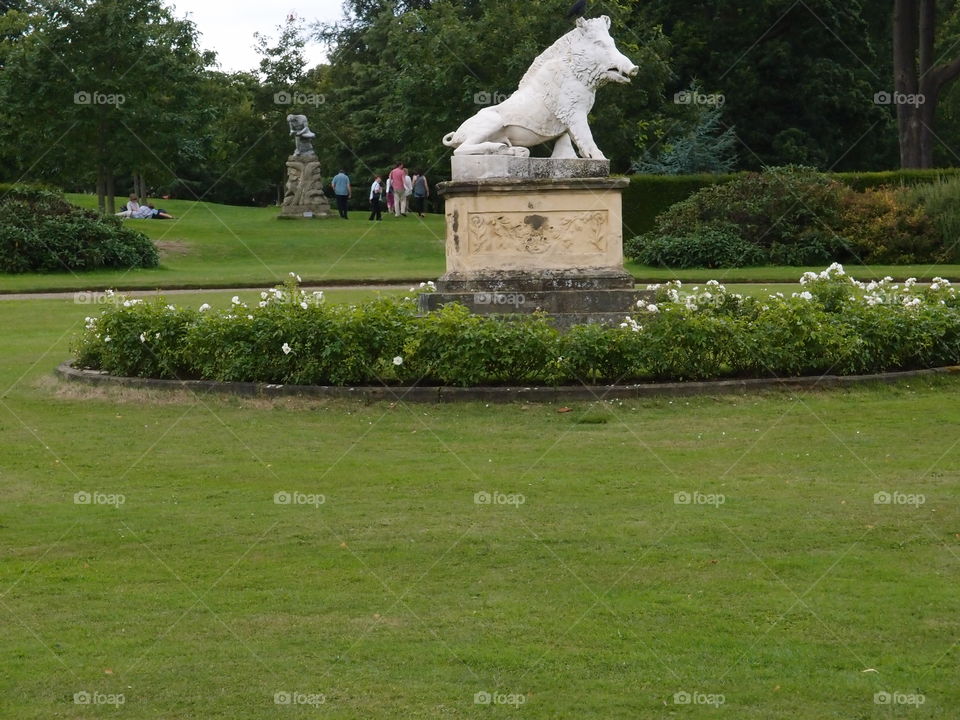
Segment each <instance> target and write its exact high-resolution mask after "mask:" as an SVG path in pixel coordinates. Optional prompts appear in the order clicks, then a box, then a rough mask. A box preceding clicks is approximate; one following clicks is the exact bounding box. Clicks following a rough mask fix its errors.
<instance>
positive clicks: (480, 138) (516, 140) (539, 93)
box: [443, 15, 639, 160]
mask: <svg viewBox="0 0 960 720" xmlns="http://www.w3.org/2000/svg"><path fill="white" fill-rule="evenodd" d="M638 70H639V68H638V67H637V66H636V65H634V64H633V63H632V62H631V61H630V59H629V58H627V57H626V56H625V55H623V54H622V53H621V52H620V51H619V50H617V46H616V44H615V43H614V41H613V38H612V37H610V18H609V17H607V16H606V15H603V16H601V17H599V18H594V19H592V20H585V19H583V18H580V19H579V20H577V27H575V28H574V29H573V30H571V31H570V32H568V33H567V34H566V35H564V36H563V37H561V38H560V39H559V40H557V41H556V42H555V43H554V44H553V45H551V46H550V47H549V48H547V49H546V50H545V51H544V52H543V53H541V54H540V56H539V57H537V59H536V60H534V61H533V64H532V65H531V66H530V69H529V70H527V72H526V74H525V75H524V76H523V79H522V80H521V81H520V86H519V87H518V88H517V91H516V92H515V93H513V95H511V96H510V97H509V98H507V99H506V100H504V101H503V102H502V103H500V104H499V105H492V106H490V107H485V108H483V109H482V110H481V111H480V112H478V113H477V114H476V115H474V116H473V117H471V118H469V119H468V120H466V121H465V122H464V123H463V124H462V125H461V126H460V127H459V128H458V129H457V131H456V132H452V133H448V134H447V135H445V136H444V138H443V144H444V145H446V146H448V147H453V148H456V150H454V151H453V154H454V155H517V156H521V157H526V156H529V155H530V150H529V149H528V148H530V147H531V146H534V145H539V144H540V143H545V142H550V141H556V142H555V144H554V146H553V155H552V156H551V157H554V158H575V157H577V154H576V152H574V148H573V146H574V145H576V146H577V150H579V153H580V157H584V158H592V159H596V160H606V158H605V157H604V155H603V153H602V152H601V151H600V148H598V147H597V144H596V143H595V142H594V140H593V134H592V133H591V132H590V126H589V125H588V124H587V114H588V113H589V112H590V110H591V109H592V108H593V101H594V97H595V95H596V91H597V88H598V87H599V86H600V85H603V84H605V83H608V82H615V83H628V82H630V78H631V77H633V76H635V75H636V74H637V71H638Z"/></svg>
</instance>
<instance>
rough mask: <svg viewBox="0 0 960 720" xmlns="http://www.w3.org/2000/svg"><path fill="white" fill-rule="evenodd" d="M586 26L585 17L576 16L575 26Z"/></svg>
mask: <svg viewBox="0 0 960 720" xmlns="http://www.w3.org/2000/svg"><path fill="white" fill-rule="evenodd" d="M586 26H587V20H586V18H584V17H578V18H577V27H578V28H581V29H583V28H585V27H586Z"/></svg>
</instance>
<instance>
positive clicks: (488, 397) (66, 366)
mask: <svg viewBox="0 0 960 720" xmlns="http://www.w3.org/2000/svg"><path fill="white" fill-rule="evenodd" d="M56 372H57V374H58V375H59V376H60V377H61V378H63V379H64V380H68V381H72V382H81V383H87V384H90V385H111V386H114V387H125V388H136V389H163V390H189V391H192V392H202V393H208V392H219V393H226V394H229V395H243V396H255V397H290V396H299V397H314V398H336V399H360V400H365V401H377V400H387V401H399V400H405V401H410V402H431V403H448V402H470V401H476V402H518V401H520V402H522V401H526V402H558V401H561V400H565V401H569V400H588V401H593V400H633V399H639V398H649V397H657V396H667V397H676V396H691V395H731V394H744V393H748V392H752V391H758V390H804V389H806V390H817V389H827V388H838V387H851V386H855V385H864V384H868V383H896V382H901V381H903V380H909V379H911V378H918V377H930V376H936V375H949V374H957V373H960V366H956V365H952V366H948V367H940V368H932V369H929V370H907V371H904V372H889V373H878V374H876V375H822V376H819V377H817V376H811V377H796V378H757V379H746V380H710V381H707V382H673V383H641V384H636V385H589V386H587V385H581V386H569V385H568V386H561V387H467V388H463V387H450V386H430V387H423V386H419V385H413V386H396V387H391V386H381V387H374V386H365V387H341V386H324V385H272V384H268V383H252V382H218V381H216V380H161V379H157V378H138V377H120V376H117V375H110V374H108V373H105V372H102V371H100V370H80V369H78V368H75V367H73V365H72V364H71V361H70V360H67V361H65V362H63V363H61V364H60V365H59V366H58V367H57V371H56Z"/></svg>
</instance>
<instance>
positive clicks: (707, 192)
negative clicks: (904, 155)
mask: <svg viewBox="0 0 960 720" xmlns="http://www.w3.org/2000/svg"><path fill="white" fill-rule="evenodd" d="M958 200H960V180H956V179H954V180H949V181H946V182H939V183H927V184H924V185H917V186H916V187H899V188H894V187H879V188H867V189H865V190H864V191H862V192H857V191H855V190H853V189H851V188H850V187H848V186H847V185H844V184H843V183H840V182H838V181H836V180H832V179H830V178H829V177H828V176H826V175H824V174H822V173H819V172H817V171H815V170H812V169H809V168H802V167H785V168H769V169H767V170H765V171H764V172H763V173H759V174H758V173H753V174H746V175H742V176H739V177H738V178H736V179H735V180H732V181H730V182H726V183H724V184H723V185H716V186H713V187H709V188H704V189H703V190H700V191H699V192H697V193H695V194H693V195H691V196H690V197H689V198H687V199H686V200H684V201H682V202H679V203H677V204H676V205H674V206H672V207H671V208H670V209H669V210H667V211H666V212H664V213H662V214H661V215H660V216H659V217H658V218H657V220H656V227H655V230H654V231H652V232H648V233H645V234H644V235H641V236H638V237H634V238H632V239H630V240H629V241H627V243H625V246H624V247H625V251H626V253H627V255H628V256H629V257H632V258H634V259H636V260H637V261H638V262H641V263H644V264H648V265H659V266H667V267H741V266H743V265H763V264H775V265H811V264H817V263H821V262H829V261H831V260H841V261H855V262H858V263H861V264H870V263H919V262H946V261H952V260H953V259H955V258H956V257H957V256H958V252H957V249H956V243H955V240H956V239H957V238H958V237H960V210H957V208H958V202H957V201H958Z"/></svg>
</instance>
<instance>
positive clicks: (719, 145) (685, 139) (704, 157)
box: [631, 89, 737, 175]
mask: <svg viewBox="0 0 960 720" xmlns="http://www.w3.org/2000/svg"><path fill="white" fill-rule="evenodd" d="M694 91H696V92H699V91H697V90H696V89H694ZM690 92H693V91H690ZM722 115H723V111H722V109H721V108H719V107H716V108H711V109H707V110H705V111H704V112H702V113H701V114H700V115H699V117H698V119H697V120H696V123H695V124H694V125H693V126H692V127H690V128H689V129H686V130H683V131H682V132H680V133H678V134H676V135H674V136H672V137H667V138H665V139H664V140H662V141H661V142H660V143H659V144H658V146H657V147H658V148H660V152H659V153H656V154H652V153H651V152H650V151H645V152H644V154H643V157H641V158H640V159H639V160H637V161H635V162H634V163H633V166H632V167H631V172H634V173H647V174H651V175H694V174H698V173H719V174H724V173H729V172H731V171H732V170H733V169H734V167H735V166H736V164H737V152H736V147H735V146H736V142H737V136H736V135H735V134H734V129H733V128H732V127H728V128H727V129H726V130H723V128H722V126H721V122H720V118H721V117H722Z"/></svg>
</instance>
